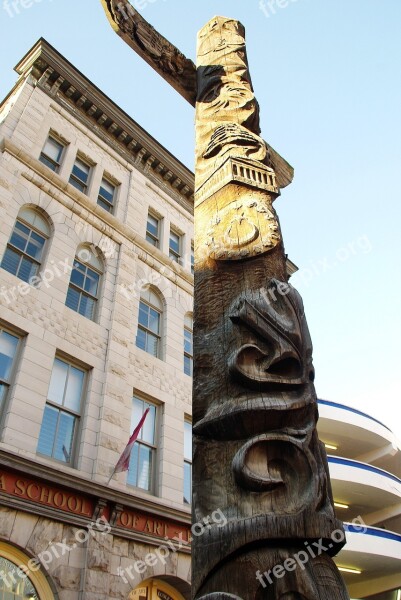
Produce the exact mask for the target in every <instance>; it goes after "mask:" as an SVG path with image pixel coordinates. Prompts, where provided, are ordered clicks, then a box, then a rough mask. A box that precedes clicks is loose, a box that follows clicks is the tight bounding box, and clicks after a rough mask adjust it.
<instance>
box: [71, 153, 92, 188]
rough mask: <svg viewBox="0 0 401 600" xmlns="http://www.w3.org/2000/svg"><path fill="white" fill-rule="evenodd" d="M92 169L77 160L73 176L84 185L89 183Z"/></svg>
mask: <svg viewBox="0 0 401 600" xmlns="http://www.w3.org/2000/svg"><path fill="white" fill-rule="evenodd" d="M89 171H90V167H89V166H88V165H86V164H85V163H84V162H82V161H81V160H79V159H77V160H76V161H75V165H74V166H73V169H72V174H73V175H75V177H76V178H77V179H79V180H80V181H82V182H83V183H87V181H88V177H89Z"/></svg>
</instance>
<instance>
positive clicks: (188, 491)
mask: <svg viewBox="0 0 401 600" xmlns="http://www.w3.org/2000/svg"><path fill="white" fill-rule="evenodd" d="M184 502H187V503H188V504H191V502H192V466H191V465H190V464H189V463H187V462H185V463H184Z"/></svg>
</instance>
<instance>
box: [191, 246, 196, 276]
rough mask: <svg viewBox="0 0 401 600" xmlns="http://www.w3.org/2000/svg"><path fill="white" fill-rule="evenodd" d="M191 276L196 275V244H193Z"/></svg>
mask: <svg viewBox="0 0 401 600" xmlns="http://www.w3.org/2000/svg"><path fill="white" fill-rule="evenodd" d="M191 275H195V244H194V242H191Z"/></svg>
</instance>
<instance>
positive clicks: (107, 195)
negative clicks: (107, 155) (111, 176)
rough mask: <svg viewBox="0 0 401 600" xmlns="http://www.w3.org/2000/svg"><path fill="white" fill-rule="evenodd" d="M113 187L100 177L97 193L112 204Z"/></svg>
mask: <svg viewBox="0 0 401 600" xmlns="http://www.w3.org/2000/svg"><path fill="white" fill-rule="evenodd" d="M114 192H115V187H114V185H112V184H111V183H109V182H108V181H106V180H105V179H102V184H101V186H100V191H99V195H100V196H101V197H102V198H103V199H105V200H107V201H108V202H109V204H113V200H114Z"/></svg>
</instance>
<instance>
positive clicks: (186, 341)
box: [184, 329, 192, 354]
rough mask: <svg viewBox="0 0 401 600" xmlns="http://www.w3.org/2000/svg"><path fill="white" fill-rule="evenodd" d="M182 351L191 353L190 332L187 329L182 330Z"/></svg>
mask: <svg viewBox="0 0 401 600" xmlns="http://www.w3.org/2000/svg"><path fill="white" fill-rule="evenodd" d="M184 351H185V352H186V353H187V354H192V333H191V332H190V331H188V330H187V329H185V330H184Z"/></svg>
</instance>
